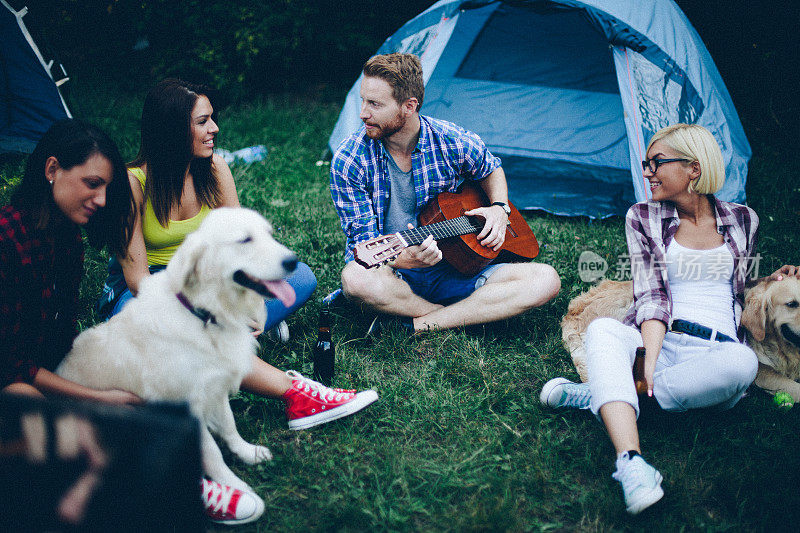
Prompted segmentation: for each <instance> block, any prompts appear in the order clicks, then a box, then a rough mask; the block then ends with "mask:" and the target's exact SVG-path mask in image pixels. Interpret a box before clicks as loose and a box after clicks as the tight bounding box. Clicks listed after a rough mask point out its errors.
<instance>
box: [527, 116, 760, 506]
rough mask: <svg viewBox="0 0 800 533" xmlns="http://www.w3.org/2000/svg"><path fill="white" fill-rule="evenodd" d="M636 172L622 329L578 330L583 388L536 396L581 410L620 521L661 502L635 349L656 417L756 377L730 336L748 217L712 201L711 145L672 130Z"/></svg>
mask: <svg viewBox="0 0 800 533" xmlns="http://www.w3.org/2000/svg"><path fill="white" fill-rule="evenodd" d="M642 167H643V169H644V176H645V178H646V179H647V180H648V181H649V182H650V191H651V192H652V200H650V201H648V202H641V203H638V204H635V205H633V206H632V207H631V208H630V209H629V210H628V213H627V216H626V221H625V234H626V237H627V242H628V252H629V254H630V257H631V272H632V275H633V292H634V304H633V306H632V308H631V309H630V311H629V313H628V316H627V317H626V319H625V321H624V323H622V322H619V321H617V320H614V319H609V318H601V319H597V320H595V321H594V322H592V323H591V324H590V325H589V328H588V330H587V334H586V356H587V363H588V372H589V382H588V383H586V384H576V383H572V382H570V381H568V380H566V379H564V378H555V379H552V380H550V381H549V382H547V384H545V386H544V388H543V389H542V393H541V400H542V403H544V404H546V405H548V406H550V407H576V408H582V409H591V411H592V412H593V413H594V414H595V415H596V416H599V417H600V419H601V420H602V421H603V424H605V427H606V429H607V430H608V435H609V437H610V439H611V442H612V444H613V445H614V448H615V450H616V453H617V459H616V472H614V474H613V477H614V479H616V480H617V481H619V482H620V483H621V485H622V490H623V494H624V498H625V503H626V506H627V510H628V512H629V513H631V514H636V513H638V512H640V511H642V510H644V509H645V508H647V507H649V506H650V505H652V504H654V503H655V502H657V501H658V500H659V499H661V497H662V496H663V495H664V491H663V489H662V488H661V481H662V476H661V474H660V473H659V472H658V471H657V470H656V469H655V468H653V467H652V466H650V465H649V464H648V463H647V462H645V460H644V459H643V458H642V456H641V447H640V445H639V432H638V429H637V425H636V419H637V417H638V415H639V402H638V397H637V394H636V388H635V386H634V381H633V376H632V372H631V368H632V366H633V362H634V357H635V352H636V348H638V347H640V346H644V348H645V353H646V355H645V365H644V366H645V379H646V382H647V395H648V396H651V397H653V396H654V397H655V399H656V401H657V402H658V404H659V405H660V406H661V408H663V409H665V410H668V411H685V410H687V409H697V408H703V407H712V406H715V407H717V408H720V409H729V408H731V407H733V406H734V405H735V404H736V402H738V401H739V399H740V398H741V397H742V395H743V394H744V392H745V390H746V389H747V387H748V386H749V385H750V383H752V381H753V380H754V379H755V376H756V371H757V369H758V360H757V358H756V355H755V353H753V351H752V350H751V349H750V348H748V347H747V346H745V345H744V344H741V343H740V342H739V341H738V339H737V335H736V332H737V328H738V324H739V317H740V314H741V309H742V303H743V294H744V286H745V280H746V276H747V273H748V268H749V267H750V264H751V259H752V257H753V255H754V253H755V244H756V231H757V229H758V217H757V215H756V213H755V212H754V211H753V210H752V209H750V208H749V207H746V206H743V205H738V204H733V203H729V202H723V201H721V200H719V199H717V198H715V197H714V193H716V192H717V191H719V190H720V188H721V187H722V185H723V183H724V181H725V167H724V165H723V162H722V153H721V151H720V149H719V146H718V144H717V142H716V141H715V140H714V137H713V136H712V135H711V133H709V132H708V130H706V129H705V128H703V127H701V126H698V125H691V124H676V125H674V126H670V127H667V128H664V129H662V130H660V131H658V132H657V133H656V134H655V135H654V136H653V138H652V139H651V141H650V144H649V146H648V148H647V155H646V159H645V160H644V161H642Z"/></svg>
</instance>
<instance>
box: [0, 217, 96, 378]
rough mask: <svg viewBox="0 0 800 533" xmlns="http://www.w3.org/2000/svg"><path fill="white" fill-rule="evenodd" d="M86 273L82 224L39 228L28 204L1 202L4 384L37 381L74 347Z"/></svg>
mask: <svg viewBox="0 0 800 533" xmlns="http://www.w3.org/2000/svg"><path fill="white" fill-rule="evenodd" d="M82 273H83V242H82V241H81V232H80V230H79V229H78V227H77V226H75V225H74V224H69V225H67V226H66V227H62V228H59V229H58V230H52V231H43V230H37V229H36V228H35V223H34V221H33V219H32V217H31V216H30V215H29V214H28V213H27V212H26V211H25V210H20V209H17V208H15V207H14V206H11V205H7V206H5V207H3V208H0V388H3V387H5V386H7V385H8V384H10V383H14V382H18V381H25V382H32V381H33V378H34V377H35V376H36V373H37V372H38V371H39V368H40V367H45V368H49V369H50V370H52V369H54V368H55V366H57V365H58V363H59V362H60V361H61V359H62V358H63V357H64V355H65V354H66V353H67V351H68V350H69V349H70V346H71V345H72V341H73V339H74V338H75V335H76V332H77V322H76V312H77V311H76V310H77V308H78V288H79V286H80V282H81V275H82Z"/></svg>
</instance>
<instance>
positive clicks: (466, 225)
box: [400, 216, 483, 245]
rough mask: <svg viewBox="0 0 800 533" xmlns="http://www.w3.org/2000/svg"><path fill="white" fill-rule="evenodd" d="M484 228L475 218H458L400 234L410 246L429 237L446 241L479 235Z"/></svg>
mask: <svg viewBox="0 0 800 533" xmlns="http://www.w3.org/2000/svg"><path fill="white" fill-rule="evenodd" d="M482 228H483V224H482V223H481V222H479V221H478V220H475V219H474V218H469V217H464V216H462V217H458V218H452V219H450V220H444V221H442V222H436V223H434V224H429V225H427V226H420V227H418V228H413V229H408V230H405V231H401V232H400V236H401V237H402V238H403V240H405V241H406V242H408V244H409V245H414V244H419V243H421V242H422V241H424V240H425V239H426V238H427V237H428V236H429V235H433V236H434V238H435V239H446V238H447V237H453V236H455V235H465V234H467V233H477V232H479V231H480V230H481V229H482Z"/></svg>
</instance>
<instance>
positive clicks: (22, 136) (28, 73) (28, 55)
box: [0, 0, 71, 154]
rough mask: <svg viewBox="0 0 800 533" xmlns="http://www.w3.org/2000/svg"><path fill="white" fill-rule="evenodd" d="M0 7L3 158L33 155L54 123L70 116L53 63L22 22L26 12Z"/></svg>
mask: <svg viewBox="0 0 800 533" xmlns="http://www.w3.org/2000/svg"><path fill="white" fill-rule="evenodd" d="M0 4H2V5H0V35H2V36H3V38H2V41H0V154H2V153H4V152H25V153H30V152H31V151H33V148H34V147H35V146H36V143H37V142H38V141H39V139H40V138H41V137H42V135H43V134H44V132H45V131H47V129H48V128H49V127H50V125H51V124H52V123H53V122H55V121H56V120H59V119H62V118H68V117H70V116H71V115H70V113H69V109H67V105H66V104H65V103H64V100H63V98H62V97H61V94H60V92H59V90H58V86H57V85H56V82H55V81H54V80H53V75H52V74H51V68H52V65H53V62H52V61H50V63H45V61H44V58H42V54H41V53H39V49H38V48H37V47H36V44H35V43H34V42H33V39H32V38H31V36H30V34H29V33H28V30H27V29H26V28H25V24H24V23H23V22H22V17H23V16H25V13H27V9H22V10H20V11H16V10H14V9H13V8H12V7H11V6H10V5H8V3H7V2H6V1H5V0H0ZM64 81H66V78H64V79H62V80H60V81H59V83H63V82H64Z"/></svg>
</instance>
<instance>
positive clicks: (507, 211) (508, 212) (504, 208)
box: [492, 202, 511, 216]
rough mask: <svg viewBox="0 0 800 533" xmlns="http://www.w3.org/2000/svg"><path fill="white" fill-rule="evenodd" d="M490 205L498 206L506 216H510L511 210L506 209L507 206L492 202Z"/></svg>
mask: <svg viewBox="0 0 800 533" xmlns="http://www.w3.org/2000/svg"><path fill="white" fill-rule="evenodd" d="M492 205H499V206H500V207H502V208H503V211H505V212H506V216H511V208H510V207H508V204H506V203H503V202H492Z"/></svg>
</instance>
